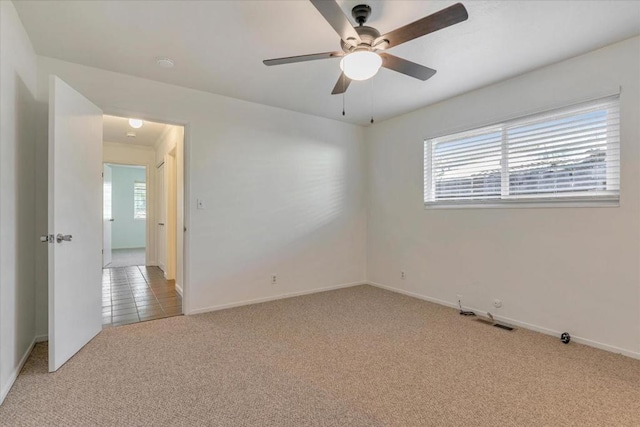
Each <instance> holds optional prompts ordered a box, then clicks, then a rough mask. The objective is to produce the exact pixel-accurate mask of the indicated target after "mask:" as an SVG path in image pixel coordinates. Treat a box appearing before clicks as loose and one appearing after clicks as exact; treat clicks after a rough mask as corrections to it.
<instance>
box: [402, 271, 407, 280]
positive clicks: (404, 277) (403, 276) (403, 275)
mask: <svg viewBox="0 0 640 427" xmlns="http://www.w3.org/2000/svg"><path fill="white" fill-rule="evenodd" d="M400 278H401V279H402V280H404V279H406V278H407V275H406V274H405V272H404V271H401V272H400Z"/></svg>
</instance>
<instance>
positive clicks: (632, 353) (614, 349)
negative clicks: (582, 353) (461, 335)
mask: <svg viewBox="0 0 640 427" xmlns="http://www.w3.org/2000/svg"><path fill="white" fill-rule="evenodd" d="M367 283H368V284H369V285H371V286H375V287H377V288H381V289H386V290H388V291H391V292H396V293H399V294H403V295H407V296H410V297H414V298H418V299H421V300H424V301H429V302H432V303H435V304H439V305H444V306H446V307H451V308H455V309H456V310H458V309H459V307H458V304H456V303H454V302H449V301H444V300H440V299H437V298H432V297H428V296H426V295H421V294H418V293H415V292H410V291H405V290H404V289H399V288H394V287H393V286H387V285H383V284H382V283H377V282H372V281H368V282H367ZM462 308H463V309H464V310H471V311H475V312H481V313H482V312H484V311H483V310H480V309H477V308H474V307H467V306H463V307H462ZM493 317H495V318H496V319H497V320H499V321H501V322H504V323H508V324H510V325H513V326H517V327H519V328H524V329H529V330H531V331H535V332H540V333H541V334H545V335H551V336H554V337H557V338H560V335H561V334H562V332H561V331H555V330H553V329H549V328H544V327H542V326H538V325H532V324H530V323H526V322H521V321H519V320H516V319H511V318H509V317H504V316H498V315H494V316H493ZM571 341H572V342H575V343H577V344H584V345H588V346H589V347H595V348H598V349H600V350H605V351H609V352H611V353H618V354H622V355H623V356H627V357H631V358H633V359H638V360H640V353H638V352H635V351H632V350H627V349H624V348H620V347H616V346H613V345H609V344H604V343H601V342H598V341H593V340H590V339H587V338H582V337H577V336H573V335H572V336H571Z"/></svg>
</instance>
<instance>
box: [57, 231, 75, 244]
mask: <svg viewBox="0 0 640 427" xmlns="http://www.w3.org/2000/svg"><path fill="white" fill-rule="evenodd" d="M72 237H73V236H72V235H71V234H64V235H63V234H60V233H58V234H57V235H56V242H58V243H62V242H63V241H65V242H70V241H71V238H72Z"/></svg>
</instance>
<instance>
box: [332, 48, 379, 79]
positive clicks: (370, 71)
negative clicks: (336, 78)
mask: <svg viewBox="0 0 640 427" xmlns="http://www.w3.org/2000/svg"><path fill="white" fill-rule="evenodd" d="M381 66H382V58H381V57H380V55H378V54H377V53H375V52H371V51H370V50H357V51H355V52H353V53H350V54H348V55H346V56H344V57H343V58H342V59H341V60H340V69H341V70H342V72H344V74H345V76H347V77H349V78H350V79H351V80H367V79H370V78H371V77H373V76H375V75H376V74H377V73H378V70H379V69H380V67H381Z"/></svg>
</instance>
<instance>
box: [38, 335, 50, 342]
mask: <svg viewBox="0 0 640 427" xmlns="http://www.w3.org/2000/svg"><path fill="white" fill-rule="evenodd" d="M45 341H49V335H47V334H44V335H36V342H45Z"/></svg>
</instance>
